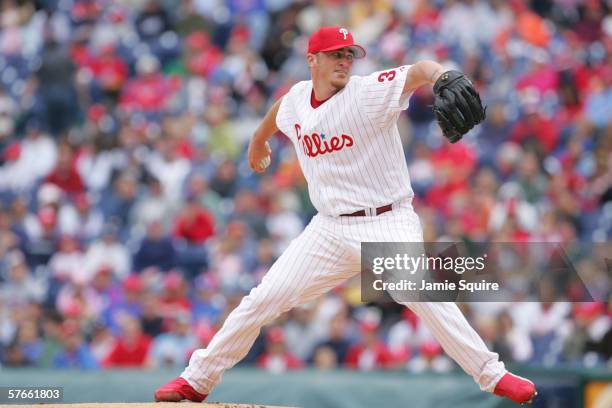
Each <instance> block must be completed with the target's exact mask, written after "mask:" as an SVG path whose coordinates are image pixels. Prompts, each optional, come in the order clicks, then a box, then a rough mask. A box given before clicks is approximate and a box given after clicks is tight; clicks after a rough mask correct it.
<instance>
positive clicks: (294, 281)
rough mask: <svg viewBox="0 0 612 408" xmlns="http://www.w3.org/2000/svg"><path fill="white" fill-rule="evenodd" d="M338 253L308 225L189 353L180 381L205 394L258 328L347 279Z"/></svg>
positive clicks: (241, 355)
mask: <svg viewBox="0 0 612 408" xmlns="http://www.w3.org/2000/svg"><path fill="white" fill-rule="evenodd" d="M343 252H344V250H343V249H342V245H341V241H340V240H338V239H337V238H336V237H333V236H331V235H327V234H325V232H323V231H321V230H319V229H317V228H314V227H312V225H309V227H308V228H307V229H306V230H305V231H304V232H303V233H302V235H300V236H299V237H298V238H297V239H296V240H294V241H293V242H292V243H291V245H290V246H289V247H288V248H287V250H286V251H285V252H284V253H283V254H282V255H281V257H280V258H279V259H278V260H277V261H276V262H275V263H274V265H273V266H272V267H271V268H270V270H269V271H268V273H267V274H266V275H265V276H264V278H263V279H262V282H261V283H260V284H259V285H258V286H257V287H256V288H254V289H253V290H251V292H250V293H249V295H248V296H246V297H244V298H243V299H242V301H241V302H240V305H238V307H237V308H236V309H234V311H233V312H232V313H230V315H229V316H228V318H227V320H226V321H225V323H224V324H223V327H222V328H221V330H220V331H219V332H218V333H217V334H216V335H215V337H214V338H213V339H212V341H211V342H210V344H209V345H208V347H207V348H206V349H199V350H196V351H195V352H194V353H193V354H192V356H191V359H190V361H189V366H188V367H187V368H186V369H185V370H184V371H183V373H182V374H181V377H183V378H185V379H186V380H187V381H188V382H189V383H190V384H191V385H193V387H194V388H195V389H196V390H197V391H198V392H201V393H205V394H208V393H209V392H210V391H211V390H212V388H213V387H214V386H215V385H216V384H217V383H218V382H219V381H221V377H222V375H223V372H224V371H225V370H226V369H228V368H230V367H232V366H234V365H235V364H236V363H237V362H238V361H240V360H241V359H242V358H244V356H245V355H246V354H247V353H248V351H249V350H250V348H251V346H252V345H253V342H254V341H255V339H256V338H257V336H258V335H259V332H260V329H261V327H262V326H264V325H265V324H267V323H269V322H271V321H273V320H274V319H275V318H276V317H278V316H279V315H280V314H281V313H284V312H286V311H287V310H289V309H291V308H293V307H295V306H297V305H299V304H301V303H304V302H307V301H309V300H311V299H313V298H315V297H317V296H319V295H321V294H323V293H325V292H327V291H328V290H330V289H332V288H333V287H334V286H336V285H337V284H338V283H340V282H341V281H342V280H344V279H346V278H348V276H347V272H346V271H343V270H341V269H340V268H338V265H339V263H340V261H341V260H342V258H343V256H344V255H343Z"/></svg>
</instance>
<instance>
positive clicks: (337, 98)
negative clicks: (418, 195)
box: [276, 65, 414, 216]
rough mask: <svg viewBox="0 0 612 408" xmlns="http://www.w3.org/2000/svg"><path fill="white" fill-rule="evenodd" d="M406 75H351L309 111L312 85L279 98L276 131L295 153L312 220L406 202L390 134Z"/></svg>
mask: <svg viewBox="0 0 612 408" xmlns="http://www.w3.org/2000/svg"><path fill="white" fill-rule="evenodd" d="M409 68H410V66H407V65H405V66H401V67H397V68H394V69H389V70H385V71H379V72H375V73H373V74H371V75H368V76H365V77H362V76H352V77H351V78H350V80H349V81H348V83H347V85H346V86H345V87H344V88H343V89H342V90H340V91H339V92H337V93H336V94H334V95H333V96H332V97H331V98H330V99H329V100H327V101H326V102H325V103H324V104H322V105H320V106H319V107H317V108H313V107H312V106H311V103H310V97H311V92H312V81H302V82H299V83H297V84H295V85H294V86H293V87H292V88H291V89H290V90H289V92H288V93H287V94H286V95H285V96H284V97H283V99H282V101H281V104H280V107H279V110H278V113H277V116H276V124H277V126H278V128H279V129H280V130H281V131H282V132H283V133H284V134H285V135H287V136H288V137H289V138H290V139H291V141H292V142H293V144H294V146H295V148H296V151H297V155H298V159H299V162H300V166H301V168H302V172H303V173H304V176H305V177H306V180H307V182H308V189H309V193H310V198H311V200H312V203H313V205H314V206H315V208H316V209H317V210H318V211H319V212H320V213H322V214H325V215H330V216H338V215H341V214H348V213H352V212H354V211H358V210H362V209H365V208H375V207H381V206H384V205H387V204H390V203H393V202H397V201H399V200H403V199H410V198H412V196H413V195H414V193H413V191H412V188H411V186H410V177H409V175H408V166H407V165H406V160H405V157H404V150H403V147H402V144H401V140H400V135H399V131H398V128H397V119H398V117H399V115H400V113H401V111H402V110H404V109H406V108H407V107H408V100H409V98H410V95H402V91H403V87H404V83H405V81H406V75H407V73H408V70H409Z"/></svg>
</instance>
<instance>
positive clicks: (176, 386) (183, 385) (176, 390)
mask: <svg viewBox="0 0 612 408" xmlns="http://www.w3.org/2000/svg"><path fill="white" fill-rule="evenodd" d="M207 396H208V395H207V394H200V393H199V392H197V391H196V390H194V389H193V387H192V386H191V385H189V383H188V382H187V380H185V379H184V378H183V377H176V378H175V379H174V380H172V381H170V382H168V383H166V384H164V385H162V386H161V387H159V388H158V389H157V391H155V401H157V402H179V401H182V400H184V399H187V400H189V401H193V402H202V401H204V399H206V397H207Z"/></svg>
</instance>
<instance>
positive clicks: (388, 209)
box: [340, 204, 393, 217]
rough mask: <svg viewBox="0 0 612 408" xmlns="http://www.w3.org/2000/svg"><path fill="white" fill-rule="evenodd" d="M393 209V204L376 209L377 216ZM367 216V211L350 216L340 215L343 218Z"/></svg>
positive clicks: (360, 211) (356, 212)
mask: <svg viewBox="0 0 612 408" xmlns="http://www.w3.org/2000/svg"><path fill="white" fill-rule="evenodd" d="M392 209H393V204H387V205H383V206H382V207H378V208H377V209H376V215H380V214H384V213H386V212H387V211H391V210H392ZM366 215H368V214H367V212H366V210H359V211H355V212H354V213H350V214H340V216H341V217H365V216H366Z"/></svg>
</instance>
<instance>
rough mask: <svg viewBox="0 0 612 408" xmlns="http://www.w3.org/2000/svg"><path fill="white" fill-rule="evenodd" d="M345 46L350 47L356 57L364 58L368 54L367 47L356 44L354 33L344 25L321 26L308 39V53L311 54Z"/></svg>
mask: <svg viewBox="0 0 612 408" xmlns="http://www.w3.org/2000/svg"><path fill="white" fill-rule="evenodd" d="M344 47H348V48H350V49H351V50H352V51H353V53H354V55H355V58H363V57H365V55H366V51H365V49H363V47H362V46H361V45H357V44H355V41H354V40H353V35H352V34H351V33H350V32H349V30H347V29H346V28H344V27H321V28H320V29H319V30H318V31H317V32H315V33H314V34H313V35H311V36H310V38H309V39H308V53H310V54H316V53H317V52H322V51H334V50H338V49H340V48H344Z"/></svg>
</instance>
